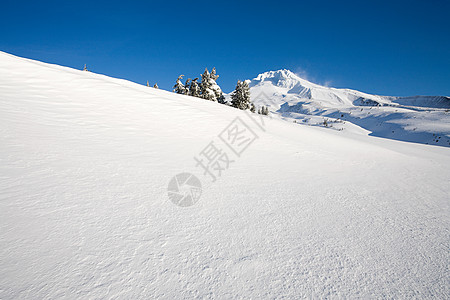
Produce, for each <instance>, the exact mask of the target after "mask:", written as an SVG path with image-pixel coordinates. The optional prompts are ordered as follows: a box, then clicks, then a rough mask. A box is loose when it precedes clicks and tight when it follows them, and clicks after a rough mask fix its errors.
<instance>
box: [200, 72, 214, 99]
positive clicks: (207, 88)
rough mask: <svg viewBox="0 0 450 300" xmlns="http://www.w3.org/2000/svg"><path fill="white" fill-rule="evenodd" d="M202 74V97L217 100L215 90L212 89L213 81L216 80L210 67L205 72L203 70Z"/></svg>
mask: <svg viewBox="0 0 450 300" xmlns="http://www.w3.org/2000/svg"><path fill="white" fill-rule="evenodd" d="M201 76H202V82H201V83H200V91H201V97H202V98H203V99H206V100H210V101H216V95H215V93H214V91H213V90H212V89H211V81H213V82H214V80H212V79H211V77H210V74H209V71H208V68H205V72H203V74H202V75H201Z"/></svg>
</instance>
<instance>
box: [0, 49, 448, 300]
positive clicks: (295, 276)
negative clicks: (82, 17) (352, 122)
mask: <svg viewBox="0 0 450 300" xmlns="http://www.w3.org/2000/svg"><path fill="white" fill-rule="evenodd" d="M236 118H238V119H236ZM263 120H264V124H262V123H260V121H261V120H260V119H256V120H254V119H250V118H249V115H247V114H246V113H244V112H242V111H239V110H236V109H233V108H230V107H227V106H225V105H220V104H218V103H213V102H210V101H204V100H201V99H198V98H191V97H187V96H179V95H175V94H173V93H170V92H165V91H161V90H155V89H153V88H148V87H145V86H140V85H137V84H134V83H131V82H127V81H125V80H119V79H113V78H109V77H106V76H103V75H98V74H94V73H90V72H82V71H78V70H73V69H70V68H65V67H60V66H56V65H50V64H45V63H40V62H36V61H32V60H28V59H22V58H18V57H14V56H12V55H8V54H5V53H2V52H0V269H1V270H2V275H1V276H0V298H1V299H60V298H65V299H154V298H166V299H180V298H194V297H196V298H217V299H230V298H239V299H241V298H244V299H249V298H253V299H268V298H290V299H299V298H331V297H336V298H364V299H367V298H431V297H435V298H441V299H446V298H448V297H449V285H448V282H449V273H448V261H449V251H448V247H449V244H448V243H449V240H450V235H449V196H448V195H449V194H450V185H449V179H450V168H449V165H450V151H449V150H450V149H448V148H444V147H431V146H427V145H420V144H412V143H404V142H398V141H393V140H387V139H379V138H374V137H369V136H366V135H360V134H352V133H351V132H347V131H343V132H338V131H333V130H328V129H326V128H319V127H309V126H299V125H298V124H294V123H292V122H284V121H280V120H276V119H272V120H271V119H269V118H265V119H263ZM237 121H239V122H243V123H244V124H245V126H247V127H246V129H247V130H250V129H251V130H252V131H253V133H254V134H255V135H256V136H257V138H256V139H255V140H254V142H253V143H252V144H250V145H249V146H248V147H247V148H246V149H245V151H244V152H240V153H239V154H240V155H239V156H238V155H236V154H235V153H233V152H232V151H230V149H229V148H227V145H226V144H225V143H226V142H225V141H226V137H227V133H230V132H231V131H226V130H225V131H224V129H230V128H232V127H230V124H235V123H232V122H237ZM245 126H244V127H245ZM248 132H250V131H247V133H248ZM224 133H225V134H224ZM255 135H253V137H255ZM219 136H222V137H225V141H223V140H222V139H220V138H219ZM211 142H213V143H214V145H215V146H216V147H218V148H220V149H221V151H222V153H227V154H228V156H229V159H230V160H232V162H231V163H230V165H229V168H228V169H226V170H223V171H222V174H221V176H220V177H219V176H218V178H217V180H216V181H215V182H212V180H211V178H210V177H209V176H208V175H204V172H203V170H202V169H201V168H200V167H199V166H196V165H197V163H196V161H195V160H194V157H200V155H201V153H202V152H203V150H204V149H205V148H206V147H208V145H211ZM227 142H229V141H227ZM242 142H243V141H242V140H240V141H239V143H242ZM208 153H211V152H208ZM182 172H189V173H192V174H194V175H195V176H196V177H198V179H199V180H200V181H201V184H202V187H203V191H202V195H201V198H200V200H199V201H198V202H197V203H196V204H195V205H193V206H190V207H179V206H176V205H174V204H173V203H172V202H171V201H170V200H169V197H168V193H167V186H168V183H169V182H170V180H171V179H172V178H173V176H174V175H176V174H178V173H182Z"/></svg>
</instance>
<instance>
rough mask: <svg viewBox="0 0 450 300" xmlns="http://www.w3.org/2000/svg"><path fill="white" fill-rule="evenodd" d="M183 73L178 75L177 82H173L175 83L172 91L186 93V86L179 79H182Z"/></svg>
mask: <svg viewBox="0 0 450 300" xmlns="http://www.w3.org/2000/svg"><path fill="white" fill-rule="evenodd" d="M183 76H184V75H180V76H178V79H177V82H176V83H175V85H174V86H173V91H174V92H175V93H177V94H183V95H184V94H186V87H185V86H184V84H183V83H182V82H181V79H183Z"/></svg>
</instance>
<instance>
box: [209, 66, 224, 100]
mask: <svg viewBox="0 0 450 300" xmlns="http://www.w3.org/2000/svg"><path fill="white" fill-rule="evenodd" d="M217 78H219V75H217V74H216V68H215V67H214V68H213V69H212V70H211V74H210V82H211V86H210V89H211V90H213V92H214V94H215V96H216V101H218V102H219V103H222V104H225V103H226V101H225V97H224V96H223V93H222V89H221V88H220V86H219V85H218V84H217V82H216V81H217Z"/></svg>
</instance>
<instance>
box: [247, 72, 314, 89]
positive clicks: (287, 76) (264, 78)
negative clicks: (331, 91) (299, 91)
mask: <svg viewBox="0 0 450 300" xmlns="http://www.w3.org/2000/svg"><path fill="white" fill-rule="evenodd" d="M266 83H271V84H273V85H275V86H278V87H281V88H287V89H292V88H293V87H295V86H299V85H301V86H303V87H308V88H309V87H318V85H316V84H314V83H312V82H309V81H307V80H305V79H303V78H300V76H298V75H297V74H295V73H294V72H292V71H290V70H287V69H280V70H277V71H268V72H264V73H261V74H259V75H258V76H257V77H256V78H254V79H253V80H252V84H251V86H255V85H258V84H266Z"/></svg>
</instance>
